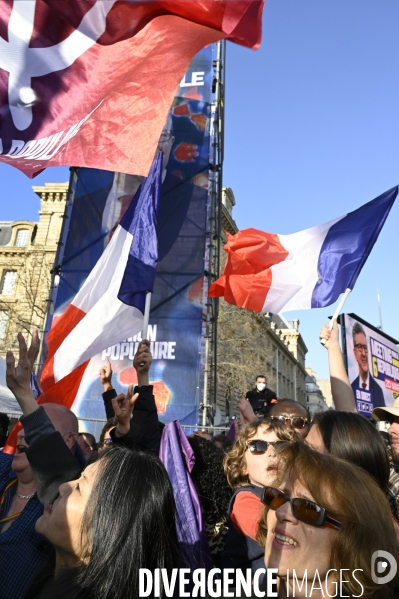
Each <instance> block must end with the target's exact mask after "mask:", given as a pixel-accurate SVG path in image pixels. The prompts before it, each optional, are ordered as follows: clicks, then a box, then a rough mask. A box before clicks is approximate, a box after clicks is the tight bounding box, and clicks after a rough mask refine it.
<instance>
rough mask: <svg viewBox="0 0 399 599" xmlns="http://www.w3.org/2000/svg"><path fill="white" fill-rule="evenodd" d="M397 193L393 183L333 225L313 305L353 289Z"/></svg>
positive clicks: (322, 253)
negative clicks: (387, 189) (391, 186)
mask: <svg viewBox="0 0 399 599" xmlns="http://www.w3.org/2000/svg"><path fill="white" fill-rule="evenodd" d="M397 195H398V187H393V188H392V189H390V190H389V191H386V192H385V193H383V194H382V195H380V196H379V197H378V198H375V199H374V200H372V201H371V202H368V204H365V205H364V206H361V207H360V208H358V209H357V210H354V211H353V212H349V214H347V215H346V216H344V217H343V218H342V219H341V220H339V221H338V222H337V223H335V224H334V225H332V227H331V228H330V230H329V232H328V233H327V236H326V238H325V240H324V243H323V245H322V247H321V250H320V256H319V261H318V265H317V269H318V273H319V280H318V281H317V283H316V286H315V288H314V290H313V294H312V308H323V307H324V306H329V305H330V304H332V303H334V302H335V301H336V299H337V298H338V297H339V295H340V294H341V293H343V292H344V291H345V290H346V289H347V288H349V289H353V286H354V284H355V283H356V279H357V277H358V276H359V274H360V271H361V269H362V268H363V265H364V263H365V262H366V260H367V258H368V255H369V254H370V252H371V250H372V248H373V245H374V244H375V242H376V241H377V238H378V235H379V233H380V231H381V229H382V227H383V225H384V223H385V220H386V218H387V216H388V214H389V211H390V210H391V208H392V205H393V203H394V201H395V199H396V196H397Z"/></svg>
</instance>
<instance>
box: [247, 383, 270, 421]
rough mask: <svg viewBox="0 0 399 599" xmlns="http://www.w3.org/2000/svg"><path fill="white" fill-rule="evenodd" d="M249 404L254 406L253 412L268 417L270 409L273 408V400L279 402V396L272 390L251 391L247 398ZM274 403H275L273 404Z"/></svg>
mask: <svg viewBox="0 0 399 599" xmlns="http://www.w3.org/2000/svg"><path fill="white" fill-rule="evenodd" d="M245 397H246V398H247V399H248V401H249V403H250V404H251V406H252V409H253V411H254V412H255V413H256V412H260V413H261V414H263V415H264V416H267V415H268V413H269V411H270V408H271V407H272V405H273V404H272V399H275V400H276V401H277V395H276V394H275V392H274V391H272V390H271V389H268V388H267V387H266V389H263V391H258V390H257V388H256V387H255V389H251V391H248V393H247V394H246V396H245ZM273 403H274V402H273Z"/></svg>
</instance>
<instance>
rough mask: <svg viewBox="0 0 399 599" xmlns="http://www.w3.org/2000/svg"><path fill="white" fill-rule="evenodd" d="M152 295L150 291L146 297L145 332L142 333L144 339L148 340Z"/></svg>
mask: <svg viewBox="0 0 399 599" xmlns="http://www.w3.org/2000/svg"><path fill="white" fill-rule="evenodd" d="M151 295H152V293H151V291H148V293H147V295H146V296H145V308H144V320H143V331H142V333H141V338H142V339H147V335H148V321H149V319H150V307H151Z"/></svg>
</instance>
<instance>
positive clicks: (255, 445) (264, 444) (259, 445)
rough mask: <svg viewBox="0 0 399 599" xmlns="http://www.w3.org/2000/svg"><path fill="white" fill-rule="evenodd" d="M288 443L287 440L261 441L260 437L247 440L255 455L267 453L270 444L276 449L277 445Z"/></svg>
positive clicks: (250, 449)
mask: <svg viewBox="0 0 399 599" xmlns="http://www.w3.org/2000/svg"><path fill="white" fill-rule="evenodd" d="M286 443H287V441H261V440H260V439H259V440H258V439H250V440H249V441H247V446H248V449H249V451H250V452H251V453H253V454H254V455H262V453H266V451H267V448H268V447H269V445H272V446H273V447H274V449H276V447H280V446H281V445H285V444H286Z"/></svg>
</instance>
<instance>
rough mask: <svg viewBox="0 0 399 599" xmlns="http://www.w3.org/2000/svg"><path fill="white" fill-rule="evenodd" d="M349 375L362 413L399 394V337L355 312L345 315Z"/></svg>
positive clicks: (390, 401)
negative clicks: (396, 337)
mask: <svg viewBox="0 0 399 599" xmlns="http://www.w3.org/2000/svg"><path fill="white" fill-rule="evenodd" d="M343 327H344V331H343V333H344V347H345V351H346V361H347V368H348V376H349V380H350V382H351V386H352V389H353V393H354V396H355V401H356V407H357V410H358V412H359V413H360V414H362V415H364V416H368V417H371V412H372V411H373V409H374V408H378V407H381V406H390V405H392V403H393V402H394V401H395V399H397V397H399V348H398V346H397V341H396V340H395V339H393V338H392V337H390V336H389V335H387V334H385V333H383V332H382V331H380V330H379V329H377V328H376V327H373V326H372V325H371V324H369V323H367V322H366V321H364V320H363V319H361V318H359V317H358V316H356V315H355V314H344V315H343Z"/></svg>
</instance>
